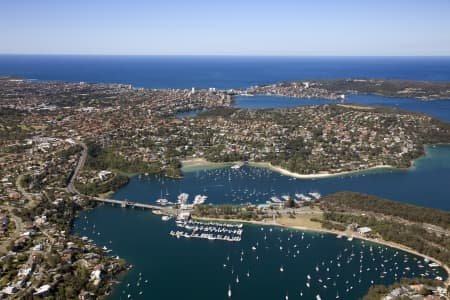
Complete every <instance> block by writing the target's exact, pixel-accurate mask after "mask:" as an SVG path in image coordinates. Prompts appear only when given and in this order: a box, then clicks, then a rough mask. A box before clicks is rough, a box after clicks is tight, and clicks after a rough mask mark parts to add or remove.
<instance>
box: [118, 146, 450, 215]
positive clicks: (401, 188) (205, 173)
mask: <svg viewBox="0 0 450 300" xmlns="http://www.w3.org/2000/svg"><path fill="white" fill-rule="evenodd" d="M425 150H426V156H424V157H422V158H420V159H418V160H416V161H415V163H414V167H413V168H410V169H407V170H372V171H366V172H359V173H353V174H348V175H345V176H336V177H330V178H321V179H298V178H292V177H288V176H285V175H281V174H279V173H276V172H274V171H271V170H269V169H264V168H256V167H252V166H249V165H243V166H241V167H240V168H239V169H237V170H235V169H231V168H230V166H218V167H215V168H212V169H211V168H206V169H203V168H202V167H196V168H190V169H185V170H184V176H183V178H182V179H171V178H164V177H159V176H152V175H150V176H141V177H140V178H139V177H138V176H135V177H131V178H130V182H129V183H128V184H127V185H126V186H124V187H122V188H121V189H120V190H118V191H117V192H116V193H115V194H114V195H113V198H114V199H118V200H125V199H128V200H129V201H133V202H146V201H147V203H152V204H154V203H155V200H156V199H159V198H160V197H161V191H164V192H165V193H164V197H165V198H166V199H167V200H168V202H171V203H176V202H177V198H178V195H180V194H181V193H187V194H189V195H205V196H207V197H208V198H207V201H206V202H205V203H212V204H233V205H239V204H247V203H252V204H255V205H258V204H266V202H267V201H270V202H274V201H275V202H276V201H278V200H276V199H279V200H280V201H281V199H282V196H283V195H288V196H290V197H291V198H293V199H296V200H302V198H303V199H308V198H311V199H314V196H313V195H315V194H313V193H320V194H321V196H324V195H327V194H330V193H333V192H336V191H343V190H345V191H355V192H362V193H368V194H372V195H377V196H380V197H385V198H388V199H392V200H396V201H401V202H407V203H412V204H417V205H422V206H428V207H435V208H441V209H450V202H449V201H448V198H447V195H446V193H445V192H444V191H443V190H442V186H446V184H447V182H449V181H450V172H449V170H450V146H449V145H434V146H431V145H430V146H427V147H426V149H425ZM430 172H433V174H434V176H433V180H429V178H430V177H429V176H430V175H429V174H430ZM405 187H408V188H405ZM310 193H311V194H310ZM302 194H303V196H302ZM272 197H276V198H272ZM305 197H308V198H305ZM194 199H195V196H194ZM273 200H274V201H273Z"/></svg>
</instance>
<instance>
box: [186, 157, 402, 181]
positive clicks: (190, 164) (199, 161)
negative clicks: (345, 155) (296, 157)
mask: <svg viewBox="0 0 450 300" xmlns="http://www.w3.org/2000/svg"><path fill="white" fill-rule="evenodd" d="M181 163H182V166H183V169H185V170H189V169H193V168H202V167H205V168H214V167H224V166H232V165H234V164H243V162H240V161H237V162H223V163H215V162H210V161H207V160H206V159H204V158H192V159H186V160H183V161H182V162H181ZM248 165H249V166H251V167H256V168H266V169H270V170H272V171H275V172H277V173H280V174H283V175H286V176H291V177H295V178H300V179H318V178H329V177H337V176H343V175H350V174H357V173H362V172H367V171H370V170H378V169H396V168H394V167H393V166H390V165H378V166H374V167H370V168H367V169H363V170H355V171H346V172H339V173H330V172H320V173H317V174H299V173H295V172H291V171H289V170H286V169H283V168H281V167H279V166H274V165H272V164H271V163H268V162H249V163H248Z"/></svg>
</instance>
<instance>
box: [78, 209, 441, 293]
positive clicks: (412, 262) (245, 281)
mask: <svg viewBox="0 0 450 300" xmlns="http://www.w3.org/2000/svg"><path fill="white" fill-rule="evenodd" d="M84 216H86V217H87V219H85V218H84ZM94 224H95V228H94V227H93V225H94ZM74 230H75V231H76V232H77V233H79V234H80V235H85V236H88V237H89V238H92V239H94V240H95V241H96V243H97V244H98V245H100V246H102V245H105V246H106V247H108V248H111V249H112V253H111V254H112V255H120V256H121V257H123V258H124V259H126V260H127V261H128V262H129V263H131V264H133V265H134V267H133V269H132V270H131V271H129V272H128V273H127V274H126V276H125V277H124V278H122V279H121V282H120V283H119V285H118V286H117V287H116V289H115V292H114V293H113V295H112V296H111V297H109V299H129V298H132V299H196V300H211V299H227V298H228V297H227V291H228V286H230V287H231V290H232V299H241V300H244V299H264V300H273V299H285V296H286V295H289V299H315V296H316V295H317V294H319V295H320V296H321V298H322V299H335V297H336V295H337V294H339V296H340V299H346V300H348V299H360V298H361V297H362V296H363V295H364V294H365V293H366V291H367V289H368V288H369V287H370V286H371V285H372V281H373V284H390V283H392V282H394V281H395V280H398V279H399V278H400V277H416V276H419V277H421V274H422V275H423V276H425V277H427V278H434V277H436V276H442V277H444V278H445V276H446V275H445V273H444V271H443V270H442V269H440V268H430V267H428V264H427V263H426V262H424V261H423V259H421V258H419V257H417V256H414V255H410V254H406V253H404V252H402V251H398V252H397V250H395V249H392V248H388V247H385V246H380V245H377V244H373V243H368V242H362V241H359V240H353V241H352V242H349V241H347V239H345V238H342V239H337V238H336V237H335V236H334V235H331V234H319V233H314V232H304V233H303V232H301V231H295V230H292V231H291V230H286V229H284V230H282V229H280V228H276V227H269V226H264V227H261V226H257V225H245V226H244V233H243V236H242V241H241V242H239V243H231V242H223V241H208V240H202V239H183V238H180V239H177V238H175V237H171V236H169V234H168V233H169V231H170V230H177V228H176V226H175V225H174V223H173V222H161V220H160V217H159V216H156V215H152V214H151V213H150V212H149V211H143V210H133V209H121V208H118V207H111V206H104V207H99V208H97V209H94V210H93V211H90V212H87V213H86V212H85V213H83V214H82V215H81V216H80V217H79V218H78V219H77V220H76V222H75V224H74ZM98 233H101V234H100V235H98ZM302 235H303V237H302ZM252 247H255V249H253V248H252ZM371 248H372V250H371ZM297 251H298V252H297ZM281 267H283V269H284V271H283V272H280V268H281ZM316 267H317V268H318V271H316ZM408 268H409V269H408ZM384 272H386V273H384ZM247 273H248V275H247ZM139 274H140V275H139ZM308 275H309V276H310V277H311V279H310V280H308V278H307V276H308ZM237 279H239V282H237ZM146 281H147V282H146ZM307 282H309V284H310V287H307V286H306V283H307ZM141 293H142V294H141ZM300 293H302V296H301V294H300ZM128 295H130V296H128Z"/></svg>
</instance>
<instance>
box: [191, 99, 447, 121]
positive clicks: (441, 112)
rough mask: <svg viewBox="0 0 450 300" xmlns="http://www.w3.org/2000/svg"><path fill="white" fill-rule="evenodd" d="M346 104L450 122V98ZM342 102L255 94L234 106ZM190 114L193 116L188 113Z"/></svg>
mask: <svg viewBox="0 0 450 300" xmlns="http://www.w3.org/2000/svg"><path fill="white" fill-rule="evenodd" d="M344 102H345V104H351V103H355V104H361V105H371V106H386V107H393V108H396V109H400V110H407V111H413V112H420V113H425V114H428V115H430V116H433V117H436V118H438V119H440V120H443V121H446V122H450V99H449V100H436V101H422V100H419V99H410V98H397V97H383V96H378V95H348V96H347V97H346V100H345V101H344ZM336 103H341V102H340V101H336V100H327V99H302V98H290V97H281V96H265V95H255V96H252V97H248V96H237V97H236V99H235V103H234V106H235V107H238V108H246V109H263V108H285V107H295V106H305V105H322V104H336ZM188 116H192V114H191V115H188Z"/></svg>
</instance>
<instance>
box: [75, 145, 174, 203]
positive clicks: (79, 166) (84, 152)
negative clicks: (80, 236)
mask: <svg viewBox="0 0 450 300" xmlns="http://www.w3.org/2000/svg"><path fill="white" fill-rule="evenodd" d="M79 145H80V146H81V147H82V148H83V150H82V152H81V156H80V160H79V161H78V164H77V166H76V167H75V170H74V171H73V172H72V174H71V175H70V177H69V182H68V185H67V187H66V189H67V191H68V192H69V193H72V194H78V195H80V196H87V195H83V194H81V193H80V192H79V191H78V190H77V189H76V188H75V186H74V181H75V178H76V177H77V175H78V173H79V172H80V170H81V169H82V168H83V166H84V163H85V161H86V157H87V146H86V144H85V143H83V142H79ZM89 198H90V199H91V200H94V201H97V202H102V203H108V204H112V205H120V206H121V207H131V208H135V207H138V208H143V209H155V210H161V209H166V210H167V208H164V207H162V206H158V205H151V204H145V203H139V202H131V201H128V200H115V199H108V198H100V197H89Z"/></svg>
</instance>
